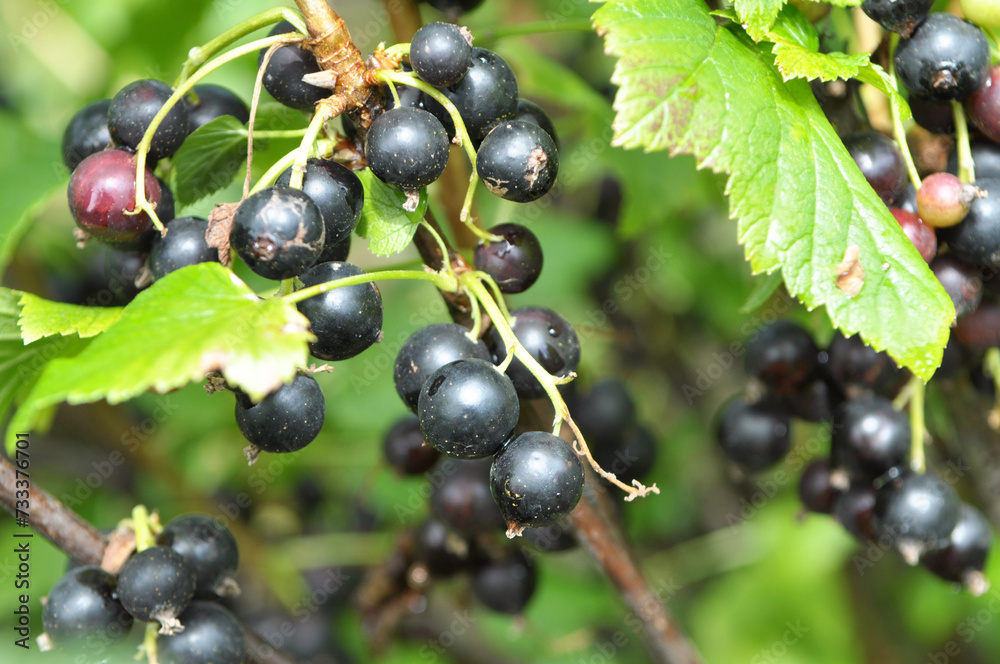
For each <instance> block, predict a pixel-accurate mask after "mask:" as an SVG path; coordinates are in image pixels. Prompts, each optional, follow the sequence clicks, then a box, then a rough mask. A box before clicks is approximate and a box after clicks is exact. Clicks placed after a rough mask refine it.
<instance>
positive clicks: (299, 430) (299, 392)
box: [236, 374, 326, 453]
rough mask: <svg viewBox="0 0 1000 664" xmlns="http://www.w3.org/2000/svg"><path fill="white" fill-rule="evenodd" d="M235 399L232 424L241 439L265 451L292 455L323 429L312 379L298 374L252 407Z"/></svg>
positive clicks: (321, 401) (321, 403) (320, 395)
mask: <svg viewBox="0 0 1000 664" xmlns="http://www.w3.org/2000/svg"><path fill="white" fill-rule="evenodd" d="M240 396H242V395H237V399H236V424H238V425H239V427H240V431H241V432H242V433H243V436H244V437H245V438H246V439H247V440H248V441H250V443H251V444H253V445H256V446H257V447H259V448H260V449H262V450H264V451H265V452H275V453H281V452H295V451H297V450H301V449H302V448H303V447H305V446H306V445H308V444H309V443H311V442H312V441H313V440H314V439H315V438H316V436H318V435H319V432H320V429H322V428H323V420H324V419H325V418H326V401H325V400H324V399H323V390H322V389H321V388H320V386H319V383H317V382H316V379H315V378H313V377H312V376H306V375H302V374H299V375H297V376H295V380H293V381H292V382H291V383H288V384H285V385H282V386H281V387H279V388H278V389H277V390H275V391H274V392H272V393H271V394H269V395H267V396H266V397H264V398H263V399H262V400H261V402H260V403H258V404H256V405H254V404H252V403H250V402H249V400H247V399H246V398H245V397H244V398H240Z"/></svg>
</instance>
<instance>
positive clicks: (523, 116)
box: [513, 99, 559, 149]
mask: <svg viewBox="0 0 1000 664" xmlns="http://www.w3.org/2000/svg"><path fill="white" fill-rule="evenodd" d="M513 119H514V120H518V121H520V122H531V123H533V124H536V125H538V126H539V127H541V128H542V129H543V130H544V131H545V133H546V134H548V135H549V136H551V137H552V142H553V143H555V145H556V148H557V149H558V147H559V137H558V136H557V135H556V126H555V125H554V124H552V118H550V117H549V115H548V113H546V112H545V110H544V109H542V107H541V106H539V105H538V104H536V103H535V102H533V101H530V100H528V99H518V100H517V113H516V114H515V115H514V118H513Z"/></svg>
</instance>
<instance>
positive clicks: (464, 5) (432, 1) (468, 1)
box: [427, 0, 483, 17]
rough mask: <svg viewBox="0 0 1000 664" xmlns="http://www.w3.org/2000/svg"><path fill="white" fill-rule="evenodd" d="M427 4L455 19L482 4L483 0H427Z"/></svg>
mask: <svg viewBox="0 0 1000 664" xmlns="http://www.w3.org/2000/svg"><path fill="white" fill-rule="evenodd" d="M427 4H429V5H430V6H431V7H433V8H434V9H437V10H438V11H441V12H444V13H446V14H448V15H449V16H454V17H457V16H458V15H459V14H464V13H465V12H470V11H472V10H473V9H475V8H476V7H478V6H479V5H481V4H483V0H427Z"/></svg>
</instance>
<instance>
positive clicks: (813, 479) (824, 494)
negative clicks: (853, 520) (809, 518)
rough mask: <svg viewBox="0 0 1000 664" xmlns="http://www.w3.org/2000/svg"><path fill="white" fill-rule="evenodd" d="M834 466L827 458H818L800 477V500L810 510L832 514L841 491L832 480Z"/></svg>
mask: <svg viewBox="0 0 1000 664" xmlns="http://www.w3.org/2000/svg"><path fill="white" fill-rule="evenodd" d="M832 470H833V469H832V468H831V467H830V462H829V461H828V460H827V459H817V460H815V461H813V462H812V463H810V464H809V465H808V466H806V467H805V470H803V471H802V476H801V477H800V478H799V500H801V501H802V505H803V506H804V507H805V508H806V509H807V510H809V511H810V512H819V513H820V514H830V513H831V512H832V511H833V506H834V503H835V502H836V499H837V496H838V494H839V493H840V492H839V491H838V490H837V488H836V487H834V486H833V482H832V481H831V479H832V478H831V475H832Z"/></svg>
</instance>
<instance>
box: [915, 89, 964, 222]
mask: <svg viewBox="0 0 1000 664" xmlns="http://www.w3.org/2000/svg"><path fill="white" fill-rule="evenodd" d="M907 101H909V103H910V111H912V112H913V121H914V122H916V123H917V124H918V125H920V126H921V127H923V128H924V129H926V130H927V131H929V132H931V133H934V134H953V133H955V113H954V112H953V111H952V109H951V103H950V102H936V101H931V100H929V99H924V98H923V97H918V96H917V95H911V96H910V98H909V99H908V100H907ZM911 212H912V210H911Z"/></svg>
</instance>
